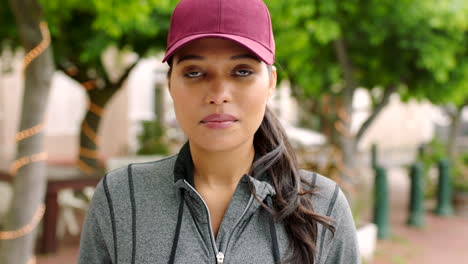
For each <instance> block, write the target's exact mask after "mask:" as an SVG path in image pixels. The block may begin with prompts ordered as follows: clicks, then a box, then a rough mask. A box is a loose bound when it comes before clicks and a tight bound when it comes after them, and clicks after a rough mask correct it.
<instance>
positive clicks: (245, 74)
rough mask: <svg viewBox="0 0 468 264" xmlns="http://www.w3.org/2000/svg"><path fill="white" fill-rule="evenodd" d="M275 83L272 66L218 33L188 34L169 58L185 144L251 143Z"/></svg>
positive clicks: (224, 146) (223, 147)
mask: <svg viewBox="0 0 468 264" xmlns="http://www.w3.org/2000/svg"><path fill="white" fill-rule="evenodd" d="M275 86H276V71H275V69H274V67H273V69H272V72H271V74H270V73H269V70H268V68H267V65H266V64H265V63H264V62H262V61H261V60H259V59H257V57H256V56H254V55H253V54H252V53H251V52H250V51H249V50H248V49H246V48H245V47H243V46H242V45H240V44H237V43H236V42H234V41H231V40H226V39H220V38H203V39H199V40H194V41H192V42H190V43H189V44H188V45H186V46H184V47H183V48H181V49H180V50H179V51H178V52H177V53H176V54H175V55H174V56H173V60H172V73H171V75H170V77H169V90H170V94H171V97H172V99H173V101H174V108H175V113H176V116H177V120H178V122H179V125H180V126H181V128H182V129H183V131H184V132H185V134H186V135H187V137H188V139H189V140H190V142H191V144H195V145H196V146H197V147H200V148H203V149H205V150H207V151H229V150H232V149H234V148H236V147H239V146H241V145H245V144H248V145H249V146H251V145H252V144H253V136H254V134H255V132H256V131H257V129H258V128H259V126H260V124H261V122H262V120H263V116H264V113H265V107H266V104H267V101H268V98H269V97H270V96H271V95H272V93H273V91H274V89H275Z"/></svg>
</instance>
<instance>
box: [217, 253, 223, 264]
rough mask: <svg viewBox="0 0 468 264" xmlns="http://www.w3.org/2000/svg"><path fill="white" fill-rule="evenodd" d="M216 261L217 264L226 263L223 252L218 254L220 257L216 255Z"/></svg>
mask: <svg viewBox="0 0 468 264" xmlns="http://www.w3.org/2000/svg"><path fill="white" fill-rule="evenodd" d="M216 260H217V262H216V263H217V264H223V262H224V254H223V252H221V251H220V252H218V255H216Z"/></svg>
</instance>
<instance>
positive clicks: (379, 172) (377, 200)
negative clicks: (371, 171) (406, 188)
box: [374, 167, 390, 239]
mask: <svg viewBox="0 0 468 264" xmlns="http://www.w3.org/2000/svg"><path fill="white" fill-rule="evenodd" d="M374 223H375V224H376V225H377V228H378V232H377V237H378V238H379V239H386V238H389V237H390V223H389V199H388V184H387V173H386V171H385V169H384V168H382V167H376V168H375V186H374Z"/></svg>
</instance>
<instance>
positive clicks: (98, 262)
mask: <svg viewBox="0 0 468 264" xmlns="http://www.w3.org/2000/svg"><path fill="white" fill-rule="evenodd" d="M106 198H107V197H106V194H105V192H104V188H103V182H102V181H101V182H100V183H99V184H98V185H97V187H96V190H95V192H94V195H93V198H92V200H91V203H90V206H89V209H88V213H87V215H86V218H85V222H84V224H83V230H82V232H81V240H80V250H79V255H78V264H102V263H104V264H108V263H109V264H110V263H113V261H112V258H111V253H110V252H113V250H110V249H112V248H111V247H110V246H112V245H110V244H113V241H112V236H110V235H111V234H109V232H112V230H111V229H110V226H111V223H110V217H109V206H108V201H107V199H106ZM106 241H108V242H106Z"/></svg>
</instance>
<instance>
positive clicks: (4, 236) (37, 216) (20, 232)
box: [0, 204, 46, 240]
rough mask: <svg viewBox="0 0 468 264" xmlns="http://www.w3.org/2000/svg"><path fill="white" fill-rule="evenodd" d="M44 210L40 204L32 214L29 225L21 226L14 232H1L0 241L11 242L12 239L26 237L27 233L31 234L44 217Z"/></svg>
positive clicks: (43, 206)
mask: <svg viewBox="0 0 468 264" xmlns="http://www.w3.org/2000/svg"><path fill="white" fill-rule="evenodd" d="M45 208H46V207H45V205H44V204H41V205H40V206H39V208H38V209H37V210H36V212H35V213H34V216H33V218H32V221H31V222H30V223H29V224H27V225H25V226H23V227H22V228H20V229H17V230H14V231H1V232H0V240H13V239H17V238H20V237H23V236H26V235H28V234H29V233H31V232H32V231H33V230H34V229H35V228H36V226H37V225H38V224H39V222H40V221H41V219H42V217H43V216H44V212H45Z"/></svg>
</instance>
